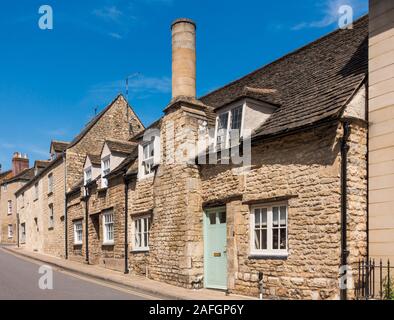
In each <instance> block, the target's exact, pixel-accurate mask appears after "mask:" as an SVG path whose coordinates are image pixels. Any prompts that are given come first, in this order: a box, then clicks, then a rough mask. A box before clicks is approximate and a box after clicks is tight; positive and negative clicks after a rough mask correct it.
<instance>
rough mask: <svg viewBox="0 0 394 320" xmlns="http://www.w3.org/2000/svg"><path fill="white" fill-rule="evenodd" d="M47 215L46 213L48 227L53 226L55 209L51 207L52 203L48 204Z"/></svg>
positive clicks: (51, 227)
mask: <svg viewBox="0 0 394 320" xmlns="http://www.w3.org/2000/svg"><path fill="white" fill-rule="evenodd" d="M48 208H49V215H48V218H49V219H48V229H54V228H55V209H54V208H53V203H50V204H49V205H48Z"/></svg>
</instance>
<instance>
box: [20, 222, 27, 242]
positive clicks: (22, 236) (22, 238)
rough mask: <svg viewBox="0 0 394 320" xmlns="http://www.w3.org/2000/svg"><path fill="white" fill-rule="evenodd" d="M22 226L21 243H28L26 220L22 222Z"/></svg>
mask: <svg viewBox="0 0 394 320" xmlns="http://www.w3.org/2000/svg"><path fill="white" fill-rule="evenodd" d="M20 228H21V235H20V236H21V239H20V241H21V244H24V243H26V222H22V223H21V226H20Z"/></svg>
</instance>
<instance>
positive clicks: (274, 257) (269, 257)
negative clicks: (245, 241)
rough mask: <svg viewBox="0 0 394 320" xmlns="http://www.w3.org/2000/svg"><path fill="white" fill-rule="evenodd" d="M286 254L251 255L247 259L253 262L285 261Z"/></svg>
mask: <svg viewBox="0 0 394 320" xmlns="http://www.w3.org/2000/svg"><path fill="white" fill-rule="evenodd" d="M288 257H289V254H288V253H251V254H249V256H248V258H249V259H253V260H287V258H288Z"/></svg>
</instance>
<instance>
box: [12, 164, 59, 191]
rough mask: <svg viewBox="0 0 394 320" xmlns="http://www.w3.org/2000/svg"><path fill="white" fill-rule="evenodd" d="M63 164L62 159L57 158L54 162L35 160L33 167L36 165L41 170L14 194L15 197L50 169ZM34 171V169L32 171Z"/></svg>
mask: <svg viewBox="0 0 394 320" xmlns="http://www.w3.org/2000/svg"><path fill="white" fill-rule="evenodd" d="M60 162H63V157H57V158H55V159H54V160H52V161H51V160H36V161H35V162H34V167H33V168H35V167H36V165H37V166H38V167H39V168H40V169H42V170H41V171H40V172H39V173H38V174H37V175H36V176H34V177H33V178H31V179H30V180H29V182H27V183H26V184H25V185H24V186H23V187H21V188H20V189H19V190H17V191H16V192H15V194H16V195H19V194H20V193H21V192H23V191H24V190H26V189H28V188H29V187H30V186H31V185H33V183H35V182H36V181H37V180H39V179H40V178H41V177H42V176H43V175H44V174H46V172H48V171H49V170H50V169H52V168H53V167H54V166H55V165H56V164H58V163H60ZM33 170H34V169H33Z"/></svg>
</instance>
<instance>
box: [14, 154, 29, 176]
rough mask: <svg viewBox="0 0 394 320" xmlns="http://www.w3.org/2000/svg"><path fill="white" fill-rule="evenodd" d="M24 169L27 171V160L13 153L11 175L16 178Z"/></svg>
mask: <svg viewBox="0 0 394 320" xmlns="http://www.w3.org/2000/svg"><path fill="white" fill-rule="evenodd" d="M26 169H29V159H28V158H27V157H23V156H22V153H20V152H14V155H13V157H12V174H13V175H14V176H16V175H18V174H19V173H21V172H22V171H24V170H26Z"/></svg>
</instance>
